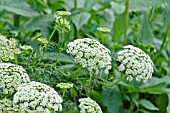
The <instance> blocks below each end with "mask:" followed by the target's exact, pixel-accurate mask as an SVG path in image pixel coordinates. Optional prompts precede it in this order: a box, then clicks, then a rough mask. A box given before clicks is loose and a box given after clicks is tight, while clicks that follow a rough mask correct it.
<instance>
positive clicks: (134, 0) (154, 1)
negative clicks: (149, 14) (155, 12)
mask: <svg viewBox="0 0 170 113" xmlns="http://www.w3.org/2000/svg"><path fill="white" fill-rule="evenodd" d="M163 3H165V0H130V3H129V4H130V6H129V9H130V10H138V11H142V10H147V9H148V8H149V7H155V6H159V5H161V4H163Z"/></svg>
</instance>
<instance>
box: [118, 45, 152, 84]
mask: <svg viewBox="0 0 170 113" xmlns="http://www.w3.org/2000/svg"><path fill="white" fill-rule="evenodd" d="M117 54H118V56H117V60H118V61H119V62H120V63H121V64H120V66H119V67H118V70H119V71H124V72H125V74H126V75H127V80H129V81H131V80H133V79H134V78H136V80H137V81H143V82H147V81H148V79H150V78H151V77H152V73H153V62H152V60H151V58H150V56H149V55H147V54H146V53H145V52H143V51H142V50H141V49H139V48H137V47H134V46H132V45H127V46H124V47H123V50H121V51H119V52H118V53H117Z"/></svg>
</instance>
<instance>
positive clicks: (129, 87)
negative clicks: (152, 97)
mask: <svg viewBox="0 0 170 113" xmlns="http://www.w3.org/2000/svg"><path fill="white" fill-rule="evenodd" d="M119 84H121V85H122V86H124V88H125V89H127V90H128V92H130V93H133V92H138V91H139V89H138V88H136V87H134V86H131V85H128V84H126V83H123V82H120V83H119Z"/></svg>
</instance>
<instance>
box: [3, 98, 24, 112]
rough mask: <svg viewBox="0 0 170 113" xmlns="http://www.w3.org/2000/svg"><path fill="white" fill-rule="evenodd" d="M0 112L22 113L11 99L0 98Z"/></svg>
mask: <svg viewBox="0 0 170 113" xmlns="http://www.w3.org/2000/svg"><path fill="white" fill-rule="evenodd" d="M0 113H24V111H23V110H21V109H20V107H19V106H18V105H16V104H14V103H13V102H12V101H11V100H8V99H3V100H0Z"/></svg>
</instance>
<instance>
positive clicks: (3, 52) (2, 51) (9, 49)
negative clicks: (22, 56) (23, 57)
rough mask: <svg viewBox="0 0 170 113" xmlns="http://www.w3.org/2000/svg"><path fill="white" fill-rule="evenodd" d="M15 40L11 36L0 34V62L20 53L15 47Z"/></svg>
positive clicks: (11, 58)
mask: <svg viewBox="0 0 170 113" xmlns="http://www.w3.org/2000/svg"><path fill="white" fill-rule="evenodd" d="M16 45H17V41H16V40H15V39H13V38H10V39H7V38H6V37H5V36H3V35H1V36H0V62H7V61H10V60H13V59H14V58H15V55H18V54H19V53H20V51H19V49H17V47H16Z"/></svg>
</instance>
